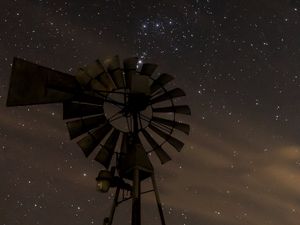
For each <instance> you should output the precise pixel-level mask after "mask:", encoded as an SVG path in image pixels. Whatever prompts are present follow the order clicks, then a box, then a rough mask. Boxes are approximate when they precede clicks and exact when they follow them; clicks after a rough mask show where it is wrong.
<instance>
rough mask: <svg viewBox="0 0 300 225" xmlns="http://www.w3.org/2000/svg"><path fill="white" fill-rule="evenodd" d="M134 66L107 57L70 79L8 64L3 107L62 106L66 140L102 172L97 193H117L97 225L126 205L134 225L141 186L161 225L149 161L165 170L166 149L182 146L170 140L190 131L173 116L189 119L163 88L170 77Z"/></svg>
mask: <svg viewBox="0 0 300 225" xmlns="http://www.w3.org/2000/svg"><path fill="white" fill-rule="evenodd" d="M138 65H139V64H138V58H136V57H132V58H128V59H125V60H124V61H123V66H121V63H120V60H119V57H118V56H114V57H111V58H108V59H107V60H105V61H104V62H101V61H100V60H96V61H95V62H93V63H92V64H90V65H88V66H85V67H82V68H79V69H78V71H77V73H76V74H75V76H74V75H69V74H66V73H63V72H59V71H55V70H53V69H50V68H47V67H44V66H40V65H38V64H34V63H31V62H28V61H25V60H23V59H20V58H14V62H13V67H12V74H11V79H10V86H9V92H8V98H7V106H21V105H33V104H48V103H62V104H63V119H64V120H66V125H67V128H68V131H69V134H70V138H71V139H75V140H76V141H77V144H78V145H79V147H80V148H81V149H82V151H83V153H84V155H85V156H86V157H91V156H92V155H94V156H93V157H94V159H95V160H96V161H97V162H99V163H100V164H101V165H102V166H103V167H104V169H103V170H101V171H100V172H99V174H98V177H97V178H96V180H97V188H98V190H99V191H101V192H107V191H108V190H109V188H116V192H115V195H114V200H113V205H112V208H111V211H110V215H109V217H106V218H105V219H104V222H103V224H104V225H111V224H112V222H113V217H114V213H115V210H116V207H117V206H118V205H119V204H121V203H122V202H124V201H127V200H129V199H131V200H132V217H131V221H132V225H140V224H141V194H143V193H147V192H149V191H145V192H143V191H142V190H141V182H143V181H144V180H146V179H148V178H150V179H151V183H152V186H153V189H152V190H150V191H153V192H154V194H155V199H156V203H157V207H158V211H159V215H160V219H161V224H163V225H164V224H165V219H164V215H163V210H162V205H161V202H160V198H159V193H158V189H157V185H156V181H155V176H154V168H153V165H152V163H151V161H150V159H149V155H150V154H152V153H154V154H155V155H156V156H157V157H158V159H159V160H160V162H161V163H162V164H164V163H166V162H168V161H169V160H171V157H170V156H169V154H168V153H167V151H166V148H169V147H171V148H174V149H175V150H177V151H178V152H179V151H180V150H181V149H182V148H183V146H184V143H183V142H182V141H180V140H179V139H178V138H177V137H175V135H174V134H175V133H176V132H179V133H183V134H189V131H190V127H189V125H188V124H186V123H182V122H181V121H178V119H177V118H178V116H177V115H178V114H182V115H190V114H191V111H190V108H189V107H188V106H187V105H177V104H176V101H177V98H180V97H183V96H185V93H184V91H183V90H181V89H180V88H174V87H171V88H167V87H168V86H170V85H168V84H169V83H170V82H171V81H172V80H173V79H174V77H173V76H171V75H169V74H166V73H162V74H159V75H158V76H156V77H155V76H154V71H155V70H156V68H157V65H156V64H151V63H144V64H143V65H140V66H138ZM139 68H141V69H139ZM121 191H123V195H122V196H121V199H120V192H121ZM124 191H127V192H129V193H130V194H129V196H126V195H124Z"/></svg>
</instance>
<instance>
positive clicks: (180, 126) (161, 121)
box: [151, 116, 190, 134]
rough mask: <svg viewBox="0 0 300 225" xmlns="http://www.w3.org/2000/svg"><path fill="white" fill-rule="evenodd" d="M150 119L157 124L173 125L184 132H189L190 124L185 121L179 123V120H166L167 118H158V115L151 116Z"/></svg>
mask: <svg viewBox="0 0 300 225" xmlns="http://www.w3.org/2000/svg"><path fill="white" fill-rule="evenodd" d="M152 121H153V122H156V123H158V124H163V125H166V126H168V127H173V128H174V129H177V130H180V131H182V132H183V133H185V134H189V133H190V126H189V125H188V124H185V123H179V122H176V121H173V120H167V119H163V118H159V117H155V116H153V117H152ZM152 121H151V122H152Z"/></svg>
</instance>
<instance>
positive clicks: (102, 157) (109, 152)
mask: <svg viewBox="0 0 300 225" xmlns="http://www.w3.org/2000/svg"><path fill="white" fill-rule="evenodd" d="M119 135H120V131H118V130H117V129H114V130H113V132H112V134H111V135H110V136H109V138H108V139H107V141H106V142H105V144H104V145H103V147H102V148H101V150H100V152H99V153H98V154H97V156H96V158H95V160H96V161H97V162H99V163H101V164H102V165H103V166H105V168H108V167H109V165H110V162H111V159H112V156H113V154H114V150H115V147H116V145H117V141H118V138H119Z"/></svg>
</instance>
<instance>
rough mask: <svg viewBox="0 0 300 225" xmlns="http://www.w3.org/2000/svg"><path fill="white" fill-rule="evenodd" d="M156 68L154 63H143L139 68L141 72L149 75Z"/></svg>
mask: <svg viewBox="0 0 300 225" xmlns="http://www.w3.org/2000/svg"><path fill="white" fill-rule="evenodd" d="M156 68H157V65H156V64H152V63H144V64H143V67H142V69H141V74H142V75H147V76H151V75H152V74H153V73H154V71H155V70H156Z"/></svg>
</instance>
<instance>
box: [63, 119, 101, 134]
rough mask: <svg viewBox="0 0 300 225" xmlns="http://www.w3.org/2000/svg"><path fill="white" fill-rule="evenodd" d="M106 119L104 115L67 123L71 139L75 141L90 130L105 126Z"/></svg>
mask: <svg viewBox="0 0 300 225" xmlns="http://www.w3.org/2000/svg"><path fill="white" fill-rule="evenodd" d="M105 121H106V117H105V116H104V115H101V116H94V117H89V118H86V119H79V120H73V121H69V122H67V127H68V130H69V134H70V139H74V138H76V137H78V136H80V135H81V134H84V133H86V132H88V131H89V130H91V129H93V128H96V127H98V126H99V125H101V124H104V123H105Z"/></svg>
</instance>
